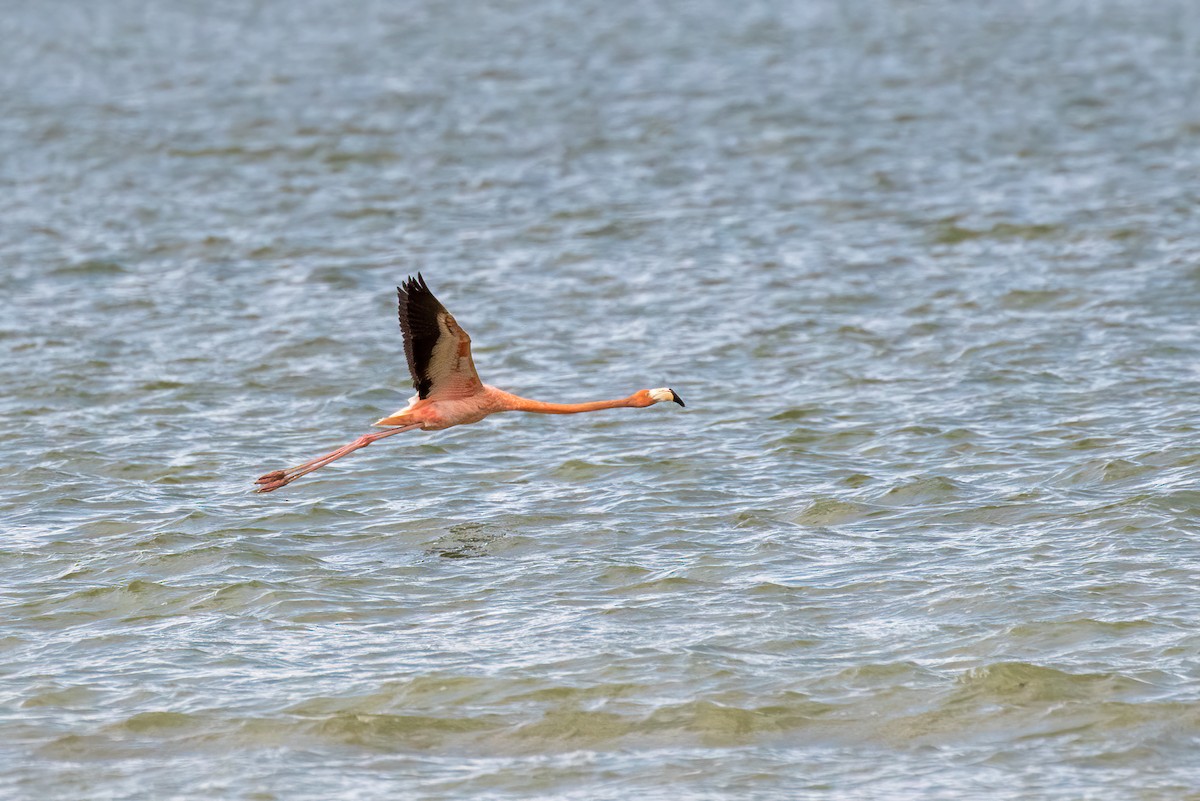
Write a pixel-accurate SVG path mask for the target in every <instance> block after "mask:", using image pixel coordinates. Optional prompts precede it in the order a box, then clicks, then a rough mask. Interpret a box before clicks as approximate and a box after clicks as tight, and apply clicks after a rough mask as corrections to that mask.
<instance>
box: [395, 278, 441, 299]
mask: <svg viewBox="0 0 1200 801" xmlns="http://www.w3.org/2000/svg"><path fill="white" fill-rule="evenodd" d="M396 291H397V292H399V293H400V294H402V295H412V294H416V293H419V292H428V293H429V294H430V295H432V294H433V292H430V290H429V284H427V283H425V276H423V275H421V274H420V273H417V277H416V278H413V277H412V276H411V275H410V276H409V277H408V278H405V279H404V280H403V281H401V282H400V286H398V287H396Z"/></svg>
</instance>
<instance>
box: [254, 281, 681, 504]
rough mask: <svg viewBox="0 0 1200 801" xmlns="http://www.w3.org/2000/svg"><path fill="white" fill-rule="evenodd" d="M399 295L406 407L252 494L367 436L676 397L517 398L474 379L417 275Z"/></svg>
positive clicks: (456, 333) (460, 340)
mask: <svg viewBox="0 0 1200 801" xmlns="http://www.w3.org/2000/svg"><path fill="white" fill-rule="evenodd" d="M396 293H397V294H398V295H399V297H400V330H401V332H403V334H404V355H405V356H407V357H408V370H409V372H410V373H412V380H413V386H414V387H415V388H416V390H417V394H416V395H414V396H413V397H412V398H411V399H410V400H409V402H408V405H407V406H405V407H404V408H403V409H400V410H399V411H396V412H393V413H392V414H389V415H388V416H387V417H384V418H382V419H381V420H379V421H377V422H376V423H375V425H377V426H388V429H387V430H386V431H377V432H375V433H372V434H364V435H363V436H361V437H359V438H358V439H356V440H354V441H353V442H351V443H348V444H346V445H343V446H342V447H340V448H338V449H337V450H335V451H331V452H329V453H327V454H325V455H324V456H318V457H317V458H316V459H312V460H310V461H307V462H305V463H304V464H302V465H297V466H296V467H293V468H291V469H290V470H274V471H272V472H270V473H267V474H266V475H264V476H261V477H260V478H259V479H258V481H256V482H255V483H257V484H259V485H261V486H259V488H258V492H271V491H272V490H277V489H279V488H280V487H283V486H286V485H288V484H290V483H292V482H293V481H295V480H296V479H298V478H300V476H303V475H306V474H308V473H311V472H312V471H314V470H318V469H320V468H322V467H324V466H325V465H327V464H329V463H330V462H333V461H335V460H337V459H341V458H342V457H343V456H346V455H347V454H350V453H353V452H354V451H356V450H358V449H359V448H365V447H367V446H368V445H370V444H371V443H372V442H376V441H378V440H381V439H383V438H384V437H390V436H392V435H393V434H401V433H403V432H405V431H412V430H413V429H414V428H419V429H422V430H423V431H441V430H442V429H444V428H450V427H451V426H460V425H466V424H467V423H478V422H479V421H480V420H482V419H483V418H485V417H487V416H488V415H489V414H495V413H496V412H536V413H538V414H577V413H579V412H595V411H599V410H600V409H618V408H621V407H629V408H634V409H640V408H642V407H644V406H653V405H654V404H656V403H661V402H663V401H675V402H676V403H678V404H679V405H680V406H683V405H684V404H683V401H682V400H681V399H680V397H679V395H678V394H676V392H675V390H673V389H669V388H666V387H663V388H661V389H640V390H638V391H637V392H635V393H633V394H632V395H630V396H629V397H628V398H619V399H617V400H602V401H591V402H590V403H546V402H544V401H536V400H529V399H527V398H521V397H518V396H516V395H513V394H511V393H508V392H504V391H503V390H499V389H496V388H495V387H491V386H488V385H487V384H484V383H483V382H481V381H480V380H479V375H478V374H477V373H476V372H475V362H473V361H472V360H471V338H470V337H469V336H467V332H466V331H464V330H462V327H460V326H459V324H458V323H457V322H455V320H454V318H453V317H452V316H451V315H450V312H448V311H446V308H445V307H444V306H442V304H441V303H439V302H438V299H437V298H435V297H434V296H433V293H432V292H430V291H429V287H428V286H426V285H425V279H424V278H422V277H421V274H420V273H417V277H416V278H415V279H414V278H412V277H409V279H408V280H407V281H405V282H404V284H403V286H399V287H396Z"/></svg>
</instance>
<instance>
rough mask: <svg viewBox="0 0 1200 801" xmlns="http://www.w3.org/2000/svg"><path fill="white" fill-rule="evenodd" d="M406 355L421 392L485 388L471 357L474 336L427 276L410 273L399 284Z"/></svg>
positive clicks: (459, 394) (447, 394) (455, 394)
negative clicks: (436, 293) (433, 289)
mask: <svg viewBox="0 0 1200 801" xmlns="http://www.w3.org/2000/svg"><path fill="white" fill-rule="evenodd" d="M396 294H397V296H398V297H399V299H400V330H401V331H402V332H403V334H404V355H405V356H407V357H408V371H409V372H410V373H412V380H413V386H414V387H415V388H416V390H417V396H418V397H419V398H421V399H422V400H424V399H425V398H428V397H430V396H434V397H438V398H443V397H444V398H465V397H470V396H471V395H474V394H475V393H477V392H479V390H480V389H482V387H483V384H482V382H480V380H479V375H478V373H476V372H475V362H474V361H473V360H472V359H471V337H469V336H467V332H466V331H464V330H462V328H461V327H460V326H459V324H458V323H457V322H455V320H454V317H453V316H452V315H451V314H450V312H448V311H446V307H445V306H443V305H442V304H441V303H439V302H438V299H437V298H435V297H434V296H433V293H432V292H430V291H429V287H428V286H426V284H425V279H424V278H422V277H421V274H420V273H417V277H416V278H413V277H411V276H410V277H409V278H408V280H406V281H405V282H404V283H403V284H401V285H400V286H398V287H396Z"/></svg>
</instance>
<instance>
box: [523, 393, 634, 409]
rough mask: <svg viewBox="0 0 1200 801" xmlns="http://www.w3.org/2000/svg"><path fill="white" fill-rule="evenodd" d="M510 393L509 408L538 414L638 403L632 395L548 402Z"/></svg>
mask: <svg viewBox="0 0 1200 801" xmlns="http://www.w3.org/2000/svg"><path fill="white" fill-rule="evenodd" d="M505 394H507V395H508V399H509V405H508V408H509V409H510V410H511V411H514V412H536V413H537V414H578V413H580V412H596V411H599V410H601V409H620V408H622V407H627V406H637V405H638V403H637V402H636V401H635V400H634V397H633V396H632V395H631V396H629V397H628V398H621V399H619V400H602V401H589V402H588V403H547V402H546V401H536V400H530V399H529V398H522V397H520V396H518V395H512V394H509V393H505Z"/></svg>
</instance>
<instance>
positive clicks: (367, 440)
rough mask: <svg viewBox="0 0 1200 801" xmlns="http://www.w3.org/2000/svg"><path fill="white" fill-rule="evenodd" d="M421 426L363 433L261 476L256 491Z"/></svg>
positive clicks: (280, 484)
mask: <svg viewBox="0 0 1200 801" xmlns="http://www.w3.org/2000/svg"><path fill="white" fill-rule="evenodd" d="M420 427H421V425H420V423H413V424H412V425H408V426H400V427H399V428H389V429H387V430H386V431H377V432H375V433H373V434H363V435H362V436H361V437H359V438H358V439H356V440H354V441H353V442H351V443H349V444H346V445H343V446H342V447H340V448H338V449H337V450H335V451H331V452H329V453H327V454H325V455H324V456H318V457H317V458H316V459H310V460H309V461H307V462H305V463H304V464H301V465H297V466H296V467H292V468H289V469H287V470H273V471H272V472H270V473H267V474H266V475H263V476H260V477H259V478H258V480H257V481H255V482H254V483H255V484H261V485H262V486H260V487H259V488H258V489H257V490H256V492H271V491H273V490H277V489H279V488H280V487H285V486H287V485H288V484H290V483H292V482H293V481H295V480H296V479H298V478H300V476H303V475H307V474H309V473H311V472H312V471H314V470H319V469H320V468H322V467H324V466H325V465H327V464H329V463H330V462H333V461H336V460H338V459H341V458H342V457H343V456H346V455H347V454H351V453H354V452H355V451H356V450H358V449H359V448H365V447H367V446H368V445H370V444H371V443H372V442H375V441H377V440H381V439H383V438H384V437H390V436H391V435H392V434H400V433H403V432H405V431H412V430H413V429H414V428H420Z"/></svg>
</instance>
